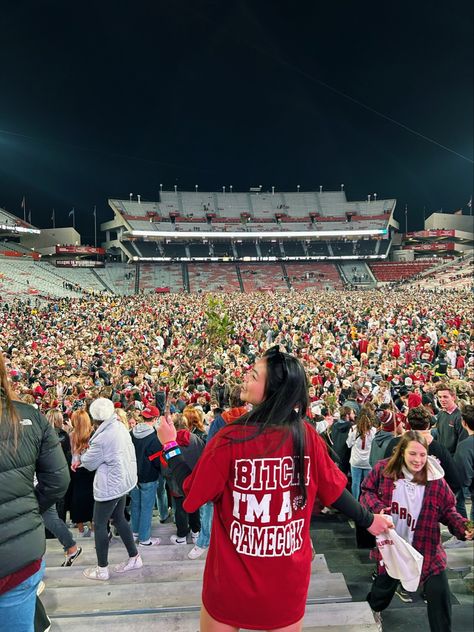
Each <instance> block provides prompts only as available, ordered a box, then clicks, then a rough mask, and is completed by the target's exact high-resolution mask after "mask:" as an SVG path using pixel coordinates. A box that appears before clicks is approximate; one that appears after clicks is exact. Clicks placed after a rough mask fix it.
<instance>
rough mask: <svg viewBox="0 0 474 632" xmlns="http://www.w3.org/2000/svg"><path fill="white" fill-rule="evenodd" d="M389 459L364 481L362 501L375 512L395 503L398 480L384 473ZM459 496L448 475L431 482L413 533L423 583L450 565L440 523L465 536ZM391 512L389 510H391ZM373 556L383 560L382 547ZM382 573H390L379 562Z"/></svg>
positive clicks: (382, 462)
mask: <svg viewBox="0 0 474 632" xmlns="http://www.w3.org/2000/svg"><path fill="white" fill-rule="evenodd" d="M387 461H388V459H384V460H383V461H379V462H378V463H377V464H376V466H375V467H374V469H373V470H372V471H371V472H370V474H369V476H367V478H366V479H365V480H364V481H363V483H362V493H361V497H360V503H361V505H363V506H364V507H366V508H367V509H369V510H370V511H372V512H373V513H380V511H381V510H382V509H387V508H388V507H391V506H392V493H393V485H394V481H393V480H392V479H391V478H388V477H386V476H384V475H383V469H384V467H385V465H386V463H387ZM455 505H456V499H455V497H454V494H453V492H452V491H451V490H450V489H449V487H448V485H447V483H446V481H445V480H444V478H441V479H438V480H435V481H428V482H427V484H426V489H425V494H424V496H423V504H422V507H421V511H420V515H419V516H418V520H417V523H416V526H415V531H414V533H413V542H412V546H413V547H414V548H415V549H416V550H417V551H419V552H420V553H421V554H422V555H423V556H424V560H423V568H422V570H421V580H420V581H421V582H424V581H426V579H427V578H428V577H430V576H431V575H438V574H439V573H441V571H444V570H445V568H446V552H445V550H444V549H443V547H442V546H441V534H440V529H439V523H440V522H442V523H443V524H445V525H446V526H447V527H448V529H449V531H450V532H451V533H452V534H453V535H455V536H456V537H457V538H459V539H460V540H464V539H465V535H464V531H465V524H466V519H465V518H463V517H462V516H461V515H460V514H458V513H457V512H456V507H455ZM387 513H389V512H388V511H387ZM373 557H374V558H375V559H376V560H378V562H380V560H381V556H380V553H379V551H378V550H376V551H375V552H374V555H373ZM378 568H379V572H382V573H384V572H386V571H385V567H381V566H380V564H379V565H378Z"/></svg>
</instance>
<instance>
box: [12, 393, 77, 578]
mask: <svg viewBox="0 0 474 632" xmlns="http://www.w3.org/2000/svg"><path fill="white" fill-rule="evenodd" d="M14 406H15V409H16V411H17V413H18V416H19V418H20V422H19V424H20V425H19V438H18V447H17V450H16V451H14V450H13V446H12V443H11V440H10V439H8V438H7V434H6V424H1V423H0V578H1V577H7V575H11V574H12V573H14V572H15V571H19V570H20V569H22V568H24V567H25V566H28V565H29V564H31V563H32V562H34V561H35V560H38V559H40V558H41V557H42V556H43V554H44V552H45V548H46V541H45V535H44V524H43V520H42V518H41V513H43V512H44V511H46V509H48V508H49V507H51V505H53V504H54V503H55V502H56V501H58V500H60V499H61V498H62V497H63V496H64V494H65V493H66V490H67V488H68V484H69V469H68V465H67V463H66V459H65V457H64V454H63V451H62V449H61V446H60V444H59V441H58V437H57V435H56V433H55V431H54V429H53V428H52V427H51V426H50V425H49V423H48V422H47V420H46V419H45V418H44V417H43V415H41V414H40V413H39V412H38V411H37V410H36V408H33V406H29V405H27V404H23V403H21V402H14ZM35 472H36V477H37V480H38V484H37V486H36V487H35V486H34V475H35Z"/></svg>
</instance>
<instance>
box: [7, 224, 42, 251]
mask: <svg viewBox="0 0 474 632" xmlns="http://www.w3.org/2000/svg"><path fill="white" fill-rule="evenodd" d="M0 221H1V220H0ZM5 252H11V253H15V252H17V253H18V254H20V255H29V256H32V255H33V254H34V253H33V251H32V250H31V248H25V246H22V245H21V244H18V243H17V242H16V241H2V242H1V243H0V254H3V253H5Z"/></svg>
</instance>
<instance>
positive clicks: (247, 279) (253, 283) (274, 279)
mask: <svg viewBox="0 0 474 632" xmlns="http://www.w3.org/2000/svg"><path fill="white" fill-rule="evenodd" d="M240 274H241V276H242V283H243V286H244V291H245V292H255V291H256V290H288V284H287V282H286V280H285V278H284V273H283V269H282V267H281V264H280V263H260V264H251V263H241V264H240Z"/></svg>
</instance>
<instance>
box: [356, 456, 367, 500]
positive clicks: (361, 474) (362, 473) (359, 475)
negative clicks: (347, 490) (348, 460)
mask: <svg viewBox="0 0 474 632" xmlns="http://www.w3.org/2000/svg"><path fill="white" fill-rule="evenodd" d="M369 473H370V470H366V469H363V468H362V467H354V466H353V465H351V476H352V486H351V491H352V495H353V496H354V498H355V499H356V500H359V496H360V486H361V485H362V481H363V480H364V478H365V477H366V476H368V475H369Z"/></svg>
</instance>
